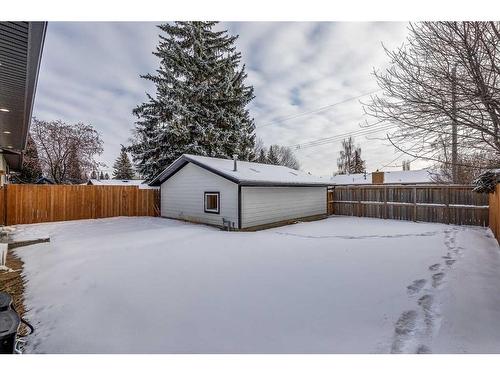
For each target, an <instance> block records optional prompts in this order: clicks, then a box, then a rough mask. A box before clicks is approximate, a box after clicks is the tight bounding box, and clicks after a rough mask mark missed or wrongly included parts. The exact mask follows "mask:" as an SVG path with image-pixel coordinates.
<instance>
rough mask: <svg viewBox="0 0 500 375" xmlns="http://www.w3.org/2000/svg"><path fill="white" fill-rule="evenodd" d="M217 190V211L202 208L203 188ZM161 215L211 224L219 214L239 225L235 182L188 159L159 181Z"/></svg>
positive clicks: (219, 223)
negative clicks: (179, 167)
mask: <svg viewBox="0 0 500 375" xmlns="http://www.w3.org/2000/svg"><path fill="white" fill-rule="evenodd" d="M206 191H218V192H220V213H219V214H215V213H206V212H204V192H206ZM161 216H163V217H169V218H175V219H182V220H189V221H193V222H199V223H206V224H212V225H218V226H221V225H222V218H223V217H224V218H225V219H227V220H230V221H232V222H234V223H235V226H236V227H238V185H237V184H235V183H234V182H231V181H229V180H227V179H225V178H223V177H220V176H218V175H216V174H214V173H212V172H209V171H207V170H206V169H203V168H201V167H199V166H197V165H194V164H192V163H188V164H187V165H186V166H184V167H183V168H182V169H180V170H179V171H178V172H177V173H175V174H174V175H173V176H172V177H170V178H169V179H168V180H166V181H165V182H164V183H163V184H161Z"/></svg>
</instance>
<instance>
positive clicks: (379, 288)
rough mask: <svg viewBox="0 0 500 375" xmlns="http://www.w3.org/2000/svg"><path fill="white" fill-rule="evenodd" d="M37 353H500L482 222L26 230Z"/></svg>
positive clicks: (493, 251)
mask: <svg viewBox="0 0 500 375" xmlns="http://www.w3.org/2000/svg"><path fill="white" fill-rule="evenodd" d="M44 235H50V238H51V242H50V243H43V244H38V245H33V246H28V247H24V248H19V249H18V250H17V252H16V253H17V255H19V256H20V257H21V258H22V260H23V261H24V262H25V269H24V275H25V278H26V280H27V288H26V304H27V308H28V309H29V310H30V312H29V313H28V315H27V318H28V319H29V320H30V321H32V322H33V323H35V326H36V332H35V334H34V336H33V337H32V338H31V340H30V341H29V345H28V348H27V349H28V352H48V353H142V352H145V353H157V352H158V353H388V352H391V351H392V352H409V353H415V352H429V351H430V352H434V353H435V352H453V353H460V352H497V353H498V352H500V294H499V290H500V250H499V247H498V245H497V243H496V241H495V240H494V239H493V238H492V235H491V232H489V231H488V230H486V229H484V228H479V227H477V228H475V227H458V226H448V225H442V224H428V223H412V222H403V221H391V220H379V219H368V218H354V217H340V216H339V217H331V218H329V219H325V220H322V221H317V222H311V223H301V224H296V225H289V226H285V227H280V228H275V229H270V230H266V231H261V232H255V233H237V232H223V231H219V230H217V229H214V228H210V227H206V226H203V225H195V224H188V223H183V222H178V221H173V220H168V219H162V218H145V217H141V218H112V219H102V220H84V221H73V222H64V223H49V224H37V225H24V226H18V230H17V234H16V236H17V239H27V238H35V237H42V236H44Z"/></svg>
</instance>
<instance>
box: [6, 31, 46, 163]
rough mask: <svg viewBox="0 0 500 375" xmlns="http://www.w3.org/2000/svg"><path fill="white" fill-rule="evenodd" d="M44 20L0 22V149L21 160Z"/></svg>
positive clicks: (13, 160)
mask: <svg viewBox="0 0 500 375" xmlns="http://www.w3.org/2000/svg"><path fill="white" fill-rule="evenodd" d="M46 28H47V23H46V22H0V150H1V152H2V153H3V154H4V156H5V159H6V160H7V163H8V164H9V166H10V167H11V168H12V169H17V168H19V167H20V166H21V164H22V152H23V151H24V150H25V148H26V142H27V136H28V131H29V126H30V122H31V112H32V109H33V102H34V99H35V91H36V84H37V80H38V71H39V69H40V61H41V57H42V50H43V43H44V40H45V31H46Z"/></svg>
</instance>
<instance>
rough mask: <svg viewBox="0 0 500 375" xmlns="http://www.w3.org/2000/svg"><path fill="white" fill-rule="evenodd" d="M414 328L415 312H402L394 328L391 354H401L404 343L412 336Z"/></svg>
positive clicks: (415, 321)
mask: <svg viewBox="0 0 500 375" xmlns="http://www.w3.org/2000/svg"><path fill="white" fill-rule="evenodd" d="M416 328H417V312H416V311H415V310H408V311H405V312H403V313H402V314H401V316H400V317H399V319H398V321H397V322H396V324H395V326H394V331H395V336H394V341H393V343H392V347H391V353H403V351H404V349H405V343H406V341H407V340H408V338H410V337H411V336H413V334H414V333H415V330H416Z"/></svg>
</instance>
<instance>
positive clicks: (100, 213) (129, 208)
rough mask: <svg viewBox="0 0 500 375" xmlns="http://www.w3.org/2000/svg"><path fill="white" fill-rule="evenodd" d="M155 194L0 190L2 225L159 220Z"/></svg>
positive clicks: (66, 188) (70, 188)
mask: <svg viewBox="0 0 500 375" xmlns="http://www.w3.org/2000/svg"><path fill="white" fill-rule="evenodd" d="M159 200H160V194H159V190H156V189H139V188H138V187H137V186H93V185H16V184H10V185H6V186H4V187H2V188H1V190H0V214H1V216H0V218H1V219H0V220H2V224H4V225H13V224H31V223H42V222H48V221H66V220H79V219H98V218H104V217H113V216H159Z"/></svg>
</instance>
